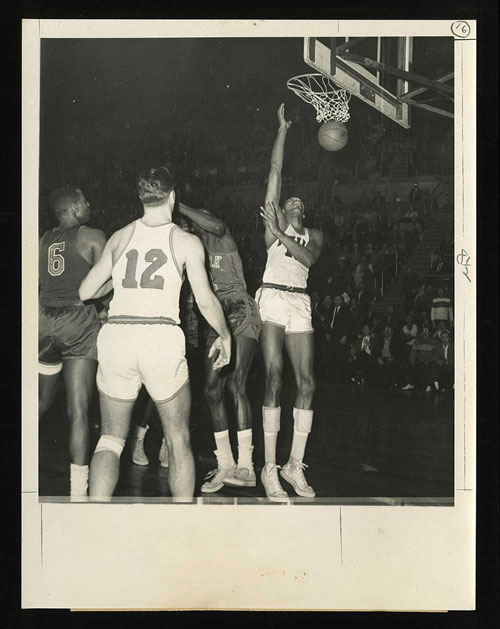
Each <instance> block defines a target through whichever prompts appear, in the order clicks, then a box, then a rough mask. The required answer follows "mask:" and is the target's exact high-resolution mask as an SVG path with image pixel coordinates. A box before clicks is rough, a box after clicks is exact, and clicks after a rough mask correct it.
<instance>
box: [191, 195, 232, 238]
mask: <svg viewBox="0 0 500 629" xmlns="http://www.w3.org/2000/svg"><path fill="white" fill-rule="evenodd" d="M179 212H180V213H181V214H182V215H183V216H185V217H186V218H189V219H190V220H191V221H193V223H196V224H197V225H198V226H199V227H201V228H202V229H204V230H205V231H207V232H210V233H211V234H213V235H214V236H217V238H222V237H223V236H224V234H225V233H226V226H225V225H224V222H223V221H221V219H220V218H217V216H214V215H213V214H212V213H211V212H209V211H208V210H195V209H194V208H192V207H189V206H188V205H186V204H185V203H181V202H179Z"/></svg>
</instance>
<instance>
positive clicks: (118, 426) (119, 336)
mask: <svg viewBox="0 0 500 629" xmlns="http://www.w3.org/2000/svg"><path fill="white" fill-rule="evenodd" d="M129 327H130V329H129ZM142 328H143V326H126V325H110V324H107V325H105V326H103V328H102V329H101V331H100V332H99V337H98V339H97V348H98V353H99V367H98V371H97V387H98V389H99V401H100V407H101V436H100V439H99V441H98V443H97V446H96V449H95V451H94V455H93V457H92V461H91V463H90V478H89V496H90V498H91V500H95V501H109V500H111V497H112V495H113V492H114V490H115V488H116V484H117V482H118V477H119V474H120V457H121V454H122V452H123V447H124V445H125V440H126V439H127V435H128V432H129V428H130V420H131V417H132V409H133V406H134V404H135V401H136V399H137V396H138V394H139V391H140V388H141V378H140V375H139V372H138V369H137V362H138V350H139V349H140V348H142V347H143V337H142V335H141V332H142ZM148 349H149V348H148Z"/></svg>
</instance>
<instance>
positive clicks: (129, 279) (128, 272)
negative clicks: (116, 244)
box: [122, 249, 168, 290]
mask: <svg viewBox="0 0 500 629" xmlns="http://www.w3.org/2000/svg"><path fill="white" fill-rule="evenodd" d="M126 258H127V268H126V269H125V277H124V278H123V279H122V286H123V288H137V280H136V278H135V276H136V273H137V262H138V260H139V252H138V251H137V249H130V250H129V251H127V255H126ZM144 260H145V261H146V262H151V264H150V265H149V266H148V267H146V268H145V269H144V272H143V273H142V275H141V280H140V283H139V286H140V287H141V288H157V289H159V290H161V289H162V288H163V285H164V283H165V278H163V277H162V276H161V275H154V276H153V273H155V272H156V271H158V269H159V268H160V267H162V266H163V265H164V264H166V263H167V260H168V258H167V256H166V255H165V253H164V252H163V251H162V250H161V249H150V250H149V251H148V252H147V253H146V254H145V256H144Z"/></svg>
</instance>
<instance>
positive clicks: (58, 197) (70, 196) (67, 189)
mask: <svg viewBox="0 0 500 629" xmlns="http://www.w3.org/2000/svg"><path fill="white" fill-rule="evenodd" d="M81 194H82V191H81V190H80V188H76V187H75V186H61V187H60V188H56V189H55V190H54V191H53V192H52V194H51V195H50V198H49V205H50V208H51V210H52V211H53V212H54V214H55V215H56V216H60V215H61V214H64V212H66V210H69V208H70V207H71V206H72V205H73V204H75V203H78V201H79V200H80V195H81Z"/></svg>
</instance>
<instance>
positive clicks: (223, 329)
mask: <svg viewBox="0 0 500 629" xmlns="http://www.w3.org/2000/svg"><path fill="white" fill-rule="evenodd" d="M178 239H179V240H180V241H181V242H180V245H181V247H180V249H181V251H183V252H184V261H185V266H186V272H187V275H188V279H189V282H190V284H191V288H192V290H193V294H194V297H195V299H196V303H197V304H198V308H199V310H200V312H201V314H202V315H203V316H204V317H205V319H206V320H207V322H208V323H209V325H210V326H211V327H212V328H213V329H214V330H215V331H216V332H217V334H218V335H219V338H218V339H216V341H215V343H214V344H213V345H212V347H211V349H210V352H209V356H210V357H212V356H213V355H214V354H215V353H216V352H218V353H219V354H218V357H217V359H216V361H215V363H214V369H220V368H221V367H224V366H225V365H227V364H229V362H230V360H231V335H230V332H229V330H228V328H227V325H226V321H225V319H224V313H223V311H222V307H221V305H220V302H219V300H218V299H217V297H216V296H215V295H214V293H213V292H212V289H211V288H210V282H209V281H208V276H207V272H206V269H205V250H204V248H203V245H202V244H201V242H200V240H199V239H198V238H197V237H196V236H193V235H191V234H186V233H184V232H182V234H178Z"/></svg>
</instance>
